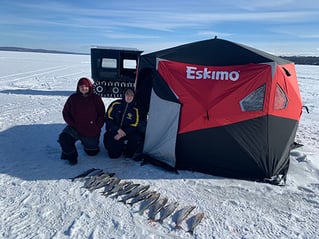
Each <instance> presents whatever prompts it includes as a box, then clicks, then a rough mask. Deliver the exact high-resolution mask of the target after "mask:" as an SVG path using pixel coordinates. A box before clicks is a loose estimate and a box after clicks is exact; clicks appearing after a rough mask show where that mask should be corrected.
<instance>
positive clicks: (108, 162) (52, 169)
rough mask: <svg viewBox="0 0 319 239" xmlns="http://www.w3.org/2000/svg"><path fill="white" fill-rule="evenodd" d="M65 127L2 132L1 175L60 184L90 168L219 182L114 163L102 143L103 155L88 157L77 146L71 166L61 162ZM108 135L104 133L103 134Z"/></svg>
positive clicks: (18, 128)
mask: <svg viewBox="0 0 319 239" xmlns="http://www.w3.org/2000/svg"><path fill="white" fill-rule="evenodd" d="M64 126H65V125H64V124H34V125H19V126H14V127H12V128H9V129H7V130H5V131H2V132H0V149H1V150H0V165H1V167H0V173H1V174H7V175H11V176H13V177H19V178H21V179H23V180H59V179H68V178H71V177H74V176H76V175H78V174H80V173H82V172H83V171H85V170H87V169H89V168H100V169H103V170H104V171H106V172H110V173H115V174H116V175H117V176H118V177H120V178H122V179H127V180H129V179H151V180H152V179H154V180H156V179H186V178H205V179H210V178H211V179H212V178H214V179H216V178H218V177H214V176H211V175H206V174H202V173H196V172H190V171H179V174H176V173H174V172H169V171H166V170H163V169H161V168H158V167H155V166H153V165H149V164H147V165H143V166H141V162H136V161H134V160H131V159H125V158H123V157H121V158H118V159H110V158H109V157H108V155H107V152H106V150H105V149H104V147H103V144H102V141H101V140H102V136H101V140H100V149H101V152H100V153H99V154H98V155H97V156H93V157H90V156H87V155H86V154H85V153H84V151H83V149H82V147H81V143H80V142H79V141H78V142H77V145H76V146H77V150H78V153H79V159H78V161H79V162H78V164H77V165H75V166H70V165H69V164H68V162H67V161H65V160H61V159H60V154H61V150H60V145H59V144H58V142H57V138H58V135H59V133H60V132H61V131H62V129H63V128H64ZM103 133H104V131H103V132H102V134H103Z"/></svg>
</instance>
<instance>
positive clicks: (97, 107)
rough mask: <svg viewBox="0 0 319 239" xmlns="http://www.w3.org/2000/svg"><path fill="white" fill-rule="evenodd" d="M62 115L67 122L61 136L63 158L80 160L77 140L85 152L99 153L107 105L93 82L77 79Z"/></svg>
mask: <svg viewBox="0 0 319 239" xmlns="http://www.w3.org/2000/svg"><path fill="white" fill-rule="evenodd" d="M62 115H63V118H64V120H65V122H66V123H67V126H66V127H65V128H64V129H63V131H62V133H61V134H60V135H59V140H58V142H59V143H60V145H61V148H62V154H61V159H66V160H69V162H70V164H71V165H74V164H77V158H78V152H77V150H76V147H75V142H76V141H77V140H80V141H81V143H82V145H83V147H84V151H85V152H86V154H88V155H90V156H94V155H96V154H98V153H99V151H100V148H99V138H100V134H101V128H102V127H103V125H104V116H105V106H104V103H103V101H102V99H101V97H100V96H98V95H95V94H93V85H92V82H91V81H90V80H89V79H87V78H85V77H83V78H81V79H80V80H79V81H78V84H77V88H76V92H75V93H74V94H72V95H71V96H70V97H69V98H68V99H67V101H66V103H65V105H64V108H63V111H62Z"/></svg>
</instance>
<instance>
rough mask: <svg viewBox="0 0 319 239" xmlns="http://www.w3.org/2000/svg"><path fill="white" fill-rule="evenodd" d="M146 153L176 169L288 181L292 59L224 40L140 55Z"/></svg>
mask: <svg viewBox="0 0 319 239" xmlns="http://www.w3.org/2000/svg"><path fill="white" fill-rule="evenodd" d="M136 90H137V94H136V97H137V101H138V103H139V106H140V109H141V113H142V118H147V128H146V135H145V143H144V150H143V153H144V155H147V156H148V157H150V158H152V159H155V160H158V161H160V162H162V163H165V164H167V165H169V166H171V167H173V168H175V169H188V170H194V171H199V172H204V173H209V174H214V175H220V176H226V177H235V178H245V179H253V180H269V181H270V182H274V183H278V182H280V181H282V179H285V177H286V174H287V170H288V166H289V154H290V150H291V146H292V145H293V143H294V138H295V134H296V130H297V127H298V122H299V119H300V114H301V109H302V103H301V97H300V92H299V88H298V83H297V78H296V72H295V66H294V64H293V63H292V62H289V61H287V60H284V59H282V58H279V57H276V56H273V55H270V54H268V53H265V52H262V51H260V50H257V49H254V48H251V47H248V46H245V45H242V44H237V43H233V42H230V41H226V40H222V39H211V40H205V41H199V42H194V43H190V44H186V45H181V46H178V47H174V48H170V49H167V50H162V51H158V52H154V53H150V54H146V55H142V56H141V58H140V62H139V68H138V78H137V85H136Z"/></svg>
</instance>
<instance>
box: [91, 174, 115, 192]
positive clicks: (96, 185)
mask: <svg viewBox="0 0 319 239" xmlns="http://www.w3.org/2000/svg"><path fill="white" fill-rule="evenodd" d="M112 181H113V178H112V177H106V178H102V179H101V180H100V181H96V183H94V184H93V185H91V186H90V187H89V188H88V190H89V191H90V192H92V191H93V190H96V189H99V188H102V187H104V186H106V185H108V184H110V183H111V182H112Z"/></svg>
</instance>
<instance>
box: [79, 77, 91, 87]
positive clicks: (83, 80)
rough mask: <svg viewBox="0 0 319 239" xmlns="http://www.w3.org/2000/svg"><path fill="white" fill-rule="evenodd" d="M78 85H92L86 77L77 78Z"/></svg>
mask: <svg viewBox="0 0 319 239" xmlns="http://www.w3.org/2000/svg"><path fill="white" fill-rule="evenodd" d="M80 85H85V86H87V87H89V88H90V87H91V86H92V83H91V82H90V80H89V79H87V78H81V79H80V80H79V82H78V86H80Z"/></svg>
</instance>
